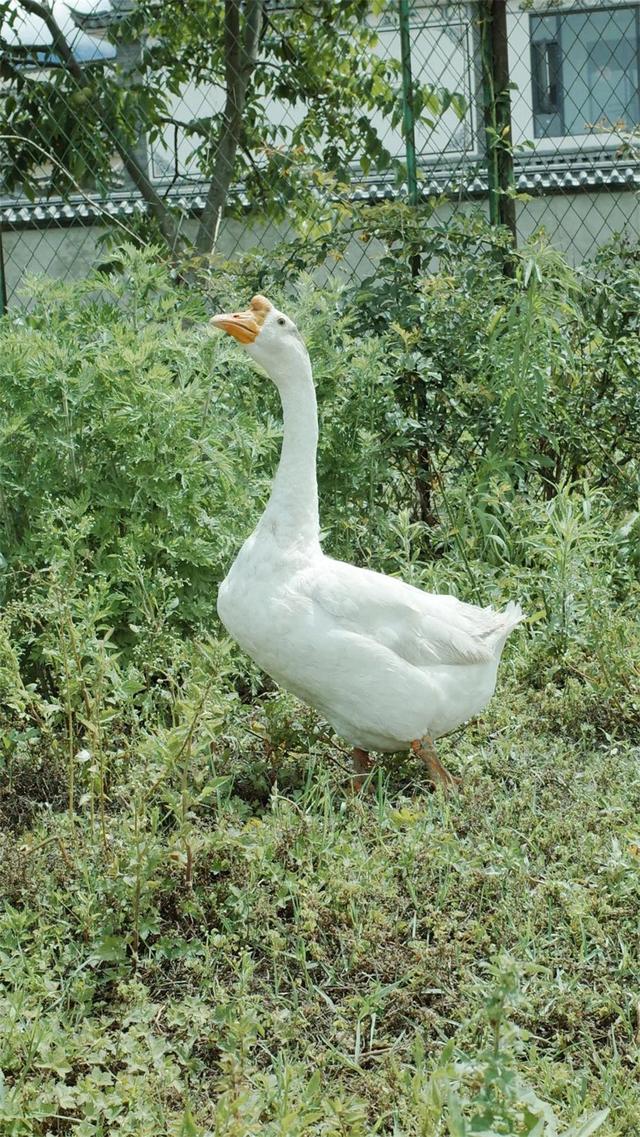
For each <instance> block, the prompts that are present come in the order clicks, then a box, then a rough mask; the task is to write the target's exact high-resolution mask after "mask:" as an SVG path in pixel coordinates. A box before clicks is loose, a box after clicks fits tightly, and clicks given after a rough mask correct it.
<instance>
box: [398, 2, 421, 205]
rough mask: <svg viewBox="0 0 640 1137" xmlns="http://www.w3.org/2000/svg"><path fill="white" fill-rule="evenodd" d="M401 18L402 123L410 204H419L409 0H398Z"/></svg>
mask: <svg viewBox="0 0 640 1137" xmlns="http://www.w3.org/2000/svg"><path fill="white" fill-rule="evenodd" d="M398 16H399V18H400V55H401V59H402V125H403V132H404V145H405V154H406V158H407V190H408V198H409V205H417V204H418V175H417V170H416V135H415V118H414V114H413V84H412V81H411V37H410V35H409V0H398Z"/></svg>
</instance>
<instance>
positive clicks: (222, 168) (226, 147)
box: [196, 0, 262, 254]
mask: <svg viewBox="0 0 640 1137" xmlns="http://www.w3.org/2000/svg"><path fill="white" fill-rule="evenodd" d="M240 10H241V4H240V0H225V6H224V55H225V80H226V89H227V93H226V101H225V107H224V114H223V122H222V130H221V133H220V137H219V139H218V144H217V146H216V153H215V159H214V163H213V172H212V175H211V182H210V184H209V190H208V192H207V199H206V202H205V206H204V210H203V213H202V217H201V219H200V225H199V227H198V233H197V236H196V249H197V250H198V252H199V253H203V254H207V253H210V252H212V251H213V248H214V246H215V243H216V238H217V236H218V229H219V227H220V221H221V218H222V211H223V209H224V204H225V202H226V200H227V194H228V192H229V187H230V185H231V182H232V179H233V173H234V169H235V160H236V154H237V151H238V145H239V142H240V137H241V134H242V118H243V114H244V106H245V101H246V96H247V89H248V87H249V82H250V80H251V75H252V73H253V69H254V67H255V63H256V56H257V52H258V43H259V40H260V29H261V27H262V0H247V2H246V4H245V12H244V31H243V32H241V30H240Z"/></svg>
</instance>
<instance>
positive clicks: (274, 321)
mask: <svg viewBox="0 0 640 1137" xmlns="http://www.w3.org/2000/svg"><path fill="white" fill-rule="evenodd" d="M211 324H212V326H213V327H214V328H219V329H220V330H221V331H223V332H227V334H228V335H230V336H233V337H234V339H236V340H237V341H238V343H240V344H242V346H243V348H244V349H245V351H246V352H247V354H248V355H250V356H251V358H252V359H254V360H255V361H256V363H259V364H260V365H261V367H263V368H264V370H265V371H266V372H267V375H269V377H270V378H271V379H273V381H274V382H275V383H276V384H279V383H280V382H281V381H282V380H284V379H286V378H287V376H289V375H294V376H295V375H299V374H300V371H301V370H304V371H305V372H308V371H309V370H310V365H309V355H308V352H307V349H306V347H305V344H304V340H303V339H302V336H301V335H300V332H299V331H298V329H297V328H296V325H295V324H294V322H293V320H291V319H290V318H289V316H287V315H285V313H284V312H280V311H279V310H278V309H277V308H276V307H275V305H273V304H272V303H271V301H270V300H267V298H266V297H265V296H254V297H253V300H252V301H251V303H250V305H249V307H248V308H247V309H246V311H244V312H221V313H220V314H219V315H217V316H214V317H213V319H212V320H211Z"/></svg>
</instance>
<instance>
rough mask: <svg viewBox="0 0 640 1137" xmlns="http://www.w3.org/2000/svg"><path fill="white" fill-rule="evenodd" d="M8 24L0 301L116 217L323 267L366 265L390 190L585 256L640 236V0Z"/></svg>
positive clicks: (171, 240)
mask: <svg viewBox="0 0 640 1137" xmlns="http://www.w3.org/2000/svg"><path fill="white" fill-rule="evenodd" d="M0 18H1V23H0V37H1V43H0V46H1V48H2V68H1V70H0V83H1V86H0V147H1V149H0V239H1V245H0V269H1V273H2V275H1V280H0V286H1V293H2V303H3V305H4V306H6V305H7V304H11V303H19V296H20V287H21V283H22V281H23V279H24V277H25V275H26V274H29V273H38V274H49V275H52V276H56V277H63V278H65V277H77V276H81V275H84V274H85V273H87V272H88V271H89V269H90V267H91V265H92V263H94V261H95V258H96V256H97V255H99V253H100V250H101V247H102V243H103V242H104V241H105V239H106V238H108V237H109V235H113V234H115V235H116V236H119V237H125V238H128V239H135V240H139V239H143V240H147V239H150V238H153V239H160V240H161V241H164V242H165V243H166V244H167V247H168V248H169V250H170V251H171V253H173V254H176V253H177V252H178V250H180V251H181V254H182V255H184V254H185V253H186V252H187V251H188V250H189V249H190V248H192V247H193V246H194V247H195V248H196V249H197V250H198V251H199V252H200V253H203V252H205V253H209V252H210V251H211V250H212V249H215V255H216V256H218V257H227V258H233V257H236V256H238V255H239V254H240V253H241V252H245V251H248V250H251V249H254V248H255V249H259V250H260V251H261V253H262V254H264V253H265V250H269V249H273V248H275V247H276V246H278V247H281V246H282V245H283V244H285V245H286V244H287V243H291V244H293V243H297V247H298V249H300V248H301V247H303V246H304V245H305V243H306V244H307V245H309V246H310V245H312V244H313V243H314V242H316V241H317V242H318V247H319V248H320V249H321V250H322V251H323V255H324V253H326V256H325V268H326V270H327V271H340V272H343V273H344V272H347V273H352V274H353V273H355V274H359V275H363V274H365V273H367V272H371V271H372V269H374V268H375V263H376V257H377V255H378V253H379V249H378V248H377V246H376V242H375V241H373V242H372V241H363V240H362V239H361V238H362V230H363V228H366V225H365V224H364V222H363V218H365V219H366V212H367V210H368V209H370V208H371V207H374V206H376V205H380V204H381V203H396V202H397V203H398V204H399V205H404V206H407V205H408V206H409V207H410V208H412V209H415V210H419V211H421V215H423V216H424V221H425V224H428V223H433V224H438V225H441V226H442V225H445V226H446V224H447V222H448V220H449V219H450V218H451V217H452V216H453V215H454V214H456V213H457V212H459V211H463V212H469V211H472V210H481V211H482V212H484V213H485V214H486V216H487V218H488V219H489V220H490V221H491V222H492V223H493V224H501V225H505V226H507V228H508V229H509V230H510V231H511V233H512V235H513V239H514V240H515V241H516V242H522V241H523V240H526V239H527V238H528V237H529V236H530V235H531V234H532V233H533V232H534V231H536V230H537V229H539V228H543V229H544V231H545V232H546V234H547V236H548V238H549V239H550V241H551V242H552V243H553V244H554V245H555V246H556V247H557V248H558V249H560V250H562V251H563V252H565V253H566V255H567V256H568V257H569V259H571V260H572V261H574V262H578V261H582V260H585V259H588V258H590V257H592V256H593V255H594V254H595V253H596V252H597V250H598V248H600V247H601V246H602V245H603V244H604V243H606V242H607V241H609V240H610V239H611V238H612V237H614V236H620V237H621V238H622V239H626V240H627V241H629V242H635V241H636V240H637V234H638V222H639V221H640V205H639V198H638V191H639V189H640V133H639V132H640V127H639V124H640V75H639V60H640V3H624V2H615V0H607V2H606V3H605V2H594V0H581V2H580V3H573V4H564V3H546V4H541V3H537V2H535V0H534V2H529V3H522V2H517V0H506V3H505V2H504V0H473V2H469V3H452V4H442V3H435V4H434V3H430V4H426V3H425V4H422V3H413V4H411V3H409V2H408V0H400V2H399V3H396V2H392V3H389V4H386V5H381V4H380V3H374V2H372V3H370V4H369V5H366V4H362V3H361V4H357V3H353V4H346V5H344V6H342V5H340V6H336V5H331V4H328V3H314V2H313V0H308V2H307V3H306V4H304V3H297V2H296V0H292V2H291V3H289V4H279V3H270V2H268V0H267V2H266V3H265V2H258V0H245V2H241V0H226V2H222V0H219V2H215V3H210V4H203V3H201V2H199V0H188V2H186V3H185V4H182V5H180V6H175V5H167V4H164V5H162V4H160V5H159V4H157V3H153V2H144V3H143V2H142V0H140V2H134V0H111V2H110V3H109V2H108V0H77V3H76V5H74V6H73V7H72V6H70V5H67V4H66V3H62V2H61V0H55V2H54V3H53V4H47V3H44V2H42V3H41V2H39V0H8V2H4V3H0ZM333 25H335V26H333ZM314 37H315V39H314ZM341 90H343V91H344V97H343V98H342V102H341V94H340V92H341ZM356 215H357V218H358V224H353V218H354V217H355V216H356ZM205 222H206V224H205ZM349 225H351V228H349ZM340 226H342V227H343V228H344V230H345V232H347V233H349V234H350V236H349V237H348V238H344V239H343V240H342V244H341V246H340V258H339V259H337V257H335V256H333V257H332V256H330V255H329V251H328V250H329V246H330V243H331V238H332V236H333V235H334V234H335V233H336V232H337V229H338V228H339V227H340Z"/></svg>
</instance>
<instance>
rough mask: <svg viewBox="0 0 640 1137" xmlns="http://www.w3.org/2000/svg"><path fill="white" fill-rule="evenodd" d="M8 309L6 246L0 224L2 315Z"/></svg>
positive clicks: (0, 297) (0, 305) (0, 308)
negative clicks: (5, 264) (3, 243)
mask: <svg viewBox="0 0 640 1137" xmlns="http://www.w3.org/2000/svg"><path fill="white" fill-rule="evenodd" d="M6 311H7V281H6V278H5V275H4V248H3V245H2V226H0V316H4V314H5V312H6Z"/></svg>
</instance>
